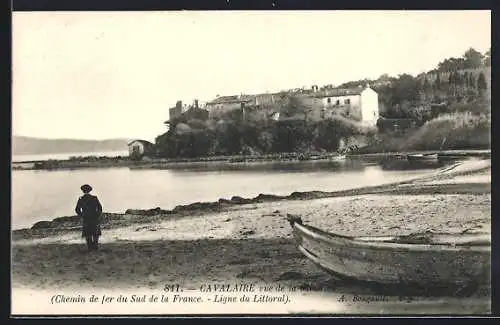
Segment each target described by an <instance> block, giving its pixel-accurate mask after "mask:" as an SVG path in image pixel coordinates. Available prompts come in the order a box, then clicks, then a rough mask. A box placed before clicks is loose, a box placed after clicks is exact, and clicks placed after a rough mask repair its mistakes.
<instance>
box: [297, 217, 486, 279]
mask: <svg viewBox="0 0 500 325" xmlns="http://www.w3.org/2000/svg"><path fill="white" fill-rule="evenodd" d="M288 222H289V223H290V224H291V226H292V228H293V234H294V237H295V239H296V241H297V244H298V248H299V250H300V251H301V252H302V253H303V254H304V255H305V256H306V257H308V258H309V259H310V260H311V261H313V262H314V263H315V264H316V265H318V266H319V267H321V268H322V269H324V270H325V271H327V272H329V273H331V274H333V275H334V276H336V277H338V278H343V279H351V280H360V281H368V282H375V283H383V284H408V285H412V284H415V285H418V286H422V285H423V286H431V285H443V284H444V285H460V286H463V285H476V284H477V285H479V284H484V283H490V281H491V274H490V272H491V270H490V268H491V235H490V234H463V235H452V234H436V233H424V234H419V235H410V236H400V237H349V236H342V235H338V234H334V233H329V232H325V231H323V230H320V229H318V228H315V227H312V226H308V225H304V224H303V223H302V220H301V218H300V217H298V216H292V215H288Z"/></svg>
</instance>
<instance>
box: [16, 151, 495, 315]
mask: <svg viewBox="0 0 500 325" xmlns="http://www.w3.org/2000/svg"><path fill="white" fill-rule="evenodd" d="M295 193H296V194H295V195H294V196H293V198H291V197H290V196H287V197H285V198H283V197H278V196H271V195H259V196H257V197H256V198H254V199H244V198H236V199H234V198H233V199H234V200H233V201H234V202H232V203H231V200H226V201H230V203H231V204H228V203H227V202H226V203H224V202H222V203H219V202H214V203H210V202H207V203H193V204H190V205H185V206H182V207H181V206H179V207H177V208H176V209H177V210H176V212H175V213H170V214H165V213H160V212H162V211H167V210H161V209H159V208H158V209H152V210H129V211H128V212H133V213H137V214H115V215H109V216H108V219H107V220H106V224H105V227H103V236H102V238H101V240H100V249H99V251H97V252H93V253H90V254H89V253H87V251H86V247H85V243H84V240H83V239H82V238H81V232H80V222H79V220H77V219H75V218H71V217H68V219H60V223H59V224H58V226H59V228H57V227H56V228H52V229H48V228H47V229H38V230H35V231H34V232H38V235H37V234H34V233H33V234H31V235H29V234H28V236H25V239H23V238H22V237H23V236H18V237H19V238H17V239H16V240H13V241H12V266H11V272H12V277H11V279H12V296H13V302H14V303H15V304H16V305H15V306H14V305H13V309H14V310H16V311H17V312H18V313H35V314H47V313H51V314H61V313H66V314H68V313H69V314H71V313H72V310H76V309H74V308H77V310H78V311H77V312H78V313H82V312H83V311H85V313H90V314H92V313H98V314H101V313H102V314H112V313H118V314H128V313H132V314H133V313H145V312H146V313H156V314H166V313H167V314H168V313H175V314H179V313H181V314H182V313H185V314H193V313H197V314H213V313H222V314H227V313H237V314H241V313H246V314H251V313H261V314H272V313H278V314H301V313H302V314H304V313H327V314H332V313H334V314H367V313H368V314H370V313H374V314H379V315H380V314H388V313H390V314H427V315H429V314H449V313H462V314H470V313H475V314H477V313H480V314H482V313H489V312H490V310H491V302H490V297H491V296H490V294H491V288H490V287H488V285H487V284H486V285H484V286H481V287H479V288H476V287H467V286H466V287H463V286H458V288H457V287H453V286H447V287H432V288H427V287H424V288H413V287H405V286H404V285H402V284H398V285H396V286H380V285H379V286H375V285H370V284H367V283H364V282H350V281H345V280H342V279H339V278H336V277H334V276H332V275H330V274H328V273H325V272H324V271H323V270H321V269H320V268H318V267H317V266H316V265H315V264H313V262H312V261H311V260H309V259H308V258H307V257H306V256H305V255H303V254H302V253H301V252H300V251H299V249H298V248H297V242H296V241H295V239H294V237H293V231H292V227H290V225H289V223H288V221H287V219H286V215H287V214H293V215H300V216H301V217H302V218H303V220H304V222H306V223H307V224H310V225H312V226H314V227H317V228H320V229H323V230H325V231H331V232H334V233H337V234H343V235H347V236H397V235H411V234H421V233H428V232H433V233H443V232H444V233H448V234H464V233H468V234H472V233H475V234H491V161H485V160H469V161H467V162H464V163H460V164H455V165H453V166H450V167H448V168H444V169H442V170H440V171H438V172H436V173H430V174H428V175H425V176H423V177H417V178H413V179H408V180H406V181H401V182H397V184H396V183H391V184H384V185H379V186H372V187H368V188H361V189H359V188H358V189H353V190H347V191H338V192H329V193H327V192H320V191H313V192H295ZM257 198H258V199H257ZM245 200H251V201H245ZM215 203H217V204H219V205H216V204H215ZM174 210H175V209H174ZM169 211H171V212H172V211H173V210H169ZM63 218H64V217H63ZM73 222H75V223H73ZM49 224H50V223H49ZM70 225H73V226H74V227H73V228H72V229H69V228H71V227H67V226H70ZM54 226H55V224H54ZM44 232H45V233H44ZM18 235H21V234H19V233H18ZM417 267H418V266H417ZM421 267H425V266H421ZM207 284H217V285H220V284H228V285H234V284H246V285H249V284H253V285H255V286H256V287H259V286H266V287H269V286H273V287H274V288H276V287H283V288H292V287H293V288H296V289H297V290H296V291H295V292H291V293H288V295H287V297H288V298H287V300H286V301H287V303H275V302H266V303H259V302H250V303H240V300H239V299H240V297H239V296H237V295H236V294H234V295H232V294H231V293H227V294H224V296H225V297H237V302H235V303H231V304H224V303H220V299H217V298H216V296H215V294H219V293H213V294H211V293H206V292H202V290H201V289H200V287H201V286H202V285H205V286H206V285H207ZM165 285H170V286H172V285H178V286H180V288H182V290H184V293H185V294H186V295H194V296H199V297H201V298H200V299H201V300H202V301H203V302H202V303H199V304H179V306H177V305H176V307H175V308H171V307H173V304H172V302H170V303H168V304H167V303H164V304H163V303H162V304H154V303H143V304H140V303H135V302H134V303H127V304H124V303H114V304H100V303H99V304H96V305H92V304H78V305H76V304H69V303H68V304H58V303H56V304H53V303H51V299H52V298H51V297H53V296H54V294H59V295H66V296H72V295H73V296H74V295H75V292H78V293H80V294H81V295H82V296H86V297H89V296H90V295H91V294H98V295H100V296H101V297H102V296H103V295H106V296H115V297H118V296H121V295H124V296H128V297H129V299H130V297H132V295H136V296H137V295H140V296H143V295H147V296H151V295H152V294H153V295H158V296H161V295H165V296H170V299H172V298H173V297H174V294H173V293H167V292H165V289H164V288H165ZM87 293H88V294H87ZM181 295H182V294H181ZM269 296H270V297H281V293H280V292H276V291H274V292H271V293H269ZM34 297H37V298H34ZM219 297H221V295H219ZM381 297H382V298H383V299H382V298H381ZM26 299H37V301H38V303H37V304H26V303H23V302H25V301H26ZM345 299H347V300H345ZM72 306H73V307H72ZM183 306H184V307H183Z"/></svg>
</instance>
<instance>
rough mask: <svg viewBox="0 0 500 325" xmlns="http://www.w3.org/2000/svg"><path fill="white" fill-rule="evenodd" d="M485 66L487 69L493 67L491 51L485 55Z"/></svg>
mask: <svg viewBox="0 0 500 325" xmlns="http://www.w3.org/2000/svg"><path fill="white" fill-rule="evenodd" d="M483 65H484V66H485V67H491V49H489V50H488V51H486V53H485V54H484V60H483Z"/></svg>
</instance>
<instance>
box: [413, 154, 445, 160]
mask: <svg viewBox="0 0 500 325" xmlns="http://www.w3.org/2000/svg"><path fill="white" fill-rule="evenodd" d="M406 159H408V160H412V161H422V160H424V161H429V160H433V161H434V160H438V154H437V153H429V154H422V153H417V154H410V155H407V156H406Z"/></svg>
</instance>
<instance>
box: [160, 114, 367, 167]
mask: <svg viewBox="0 0 500 325" xmlns="http://www.w3.org/2000/svg"><path fill="white" fill-rule="evenodd" d="M193 124H196V127H194V125H193ZM375 132H376V130H375V129H374V128H367V127H364V126H362V125H360V124H359V123H357V122H355V121H352V120H349V119H346V118H343V117H340V116H338V117H334V118H332V119H327V120H323V121H319V122H311V121H306V120H293V121H286V122H283V121H273V122H269V123H257V122H254V123H252V122H249V123H243V122H239V121H220V122H218V123H214V122H213V121H207V122H203V123H202V124H200V123H199V121H197V122H196V123H191V122H190V121H188V122H187V123H186V124H178V125H177V126H175V127H173V128H172V129H171V130H170V131H169V132H167V133H165V134H163V135H161V136H159V137H158V138H157V141H156V142H157V146H158V149H159V154H160V156H163V157H202V156H214V155H239V154H242V155H251V156H254V155H262V154H270V153H282V152H302V153H304V152H321V151H323V152H324V151H329V152H332V151H336V150H337V149H339V143H340V140H341V139H344V140H345V139H348V138H350V137H352V136H356V135H360V134H374V133H375Z"/></svg>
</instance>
